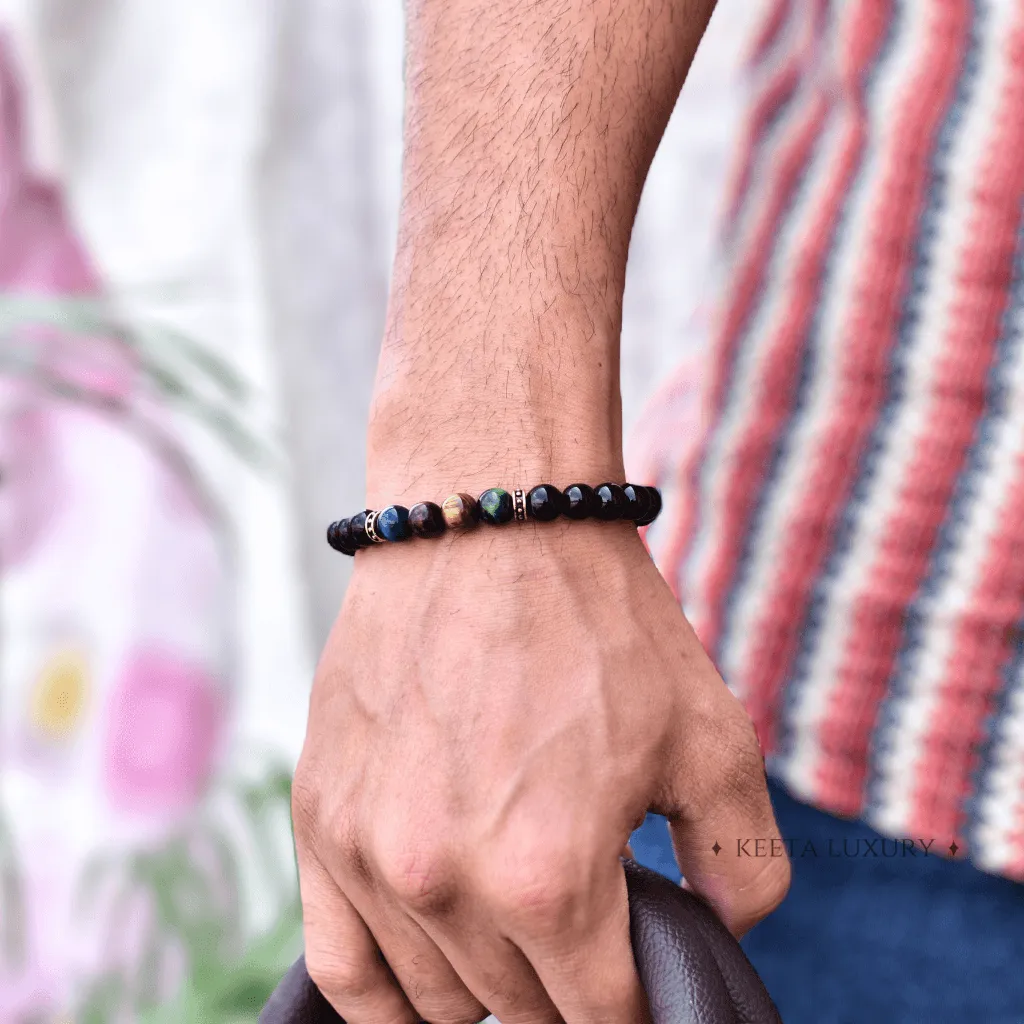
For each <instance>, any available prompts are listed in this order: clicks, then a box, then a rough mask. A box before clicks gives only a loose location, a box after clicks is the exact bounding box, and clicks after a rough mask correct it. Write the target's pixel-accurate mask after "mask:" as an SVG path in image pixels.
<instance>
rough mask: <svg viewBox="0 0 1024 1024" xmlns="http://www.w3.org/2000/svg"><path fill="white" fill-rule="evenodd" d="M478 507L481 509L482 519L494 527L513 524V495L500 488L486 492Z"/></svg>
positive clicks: (478, 501)
mask: <svg viewBox="0 0 1024 1024" xmlns="http://www.w3.org/2000/svg"><path fill="white" fill-rule="evenodd" d="M477 505H478V506H479V507H480V518H481V519H482V520H483V521H484V522H485V523H490V524H491V525H492V526H500V525H501V524H502V523H508V522H511V521H512V516H513V515H514V514H515V512H514V510H513V508H512V495H511V494H509V493H508V491H504V490H502V489H501V488H500V487H492V488H491V489H490V490H489V491H484V493H483V494H481V495H480V497H479V498H478V499H477Z"/></svg>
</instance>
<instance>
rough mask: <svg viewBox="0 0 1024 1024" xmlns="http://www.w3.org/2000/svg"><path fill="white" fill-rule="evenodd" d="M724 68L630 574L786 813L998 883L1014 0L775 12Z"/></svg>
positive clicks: (1015, 188)
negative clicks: (766, 771)
mask: <svg viewBox="0 0 1024 1024" xmlns="http://www.w3.org/2000/svg"><path fill="white" fill-rule="evenodd" d="M751 72H752V74H753V75H755V76H756V83H757V84H756V89H755V90H754V101H753V105H752V109H751V111H750V115H749V119H748V139H747V145H746V147H745V151H744V152H743V153H742V154H741V159H740V161H739V166H738V168H737V173H736V184H735V189H734V191H733V194H732V202H731V205H730V208H729V213H728V217H727V221H726V237H725V245H726V249H727V253H728V275H727V280H726V287H725V291H724V293H723V297H722V309H721V314H722V315H721V319H720V322H719V326H718V328H717V330H716V333H715V337H714V343H713V345H712V348H711V351H710V353H709V363H708V366H707V368H706V374H705V386H704V390H703V396H702V402H703V407H704V415H703V436H702V439H701V443H700V444H699V445H697V446H696V448H695V447H694V446H693V445H692V444H690V443H688V442H687V440H686V439H685V438H683V437H680V436H678V434H677V433H676V432H674V431H672V430H669V429H665V430H661V431H659V430H657V429H656V427H657V424H656V423H655V424H654V426H655V429H647V430H645V434H647V435H648V436H656V437H658V438H659V441H658V450H657V452H655V453H653V454H654V464H655V465H656V466H658V467H660V470H659V475H660V484H661V486H662V488H663V490H664V492H665V499H666V513H667V514H666V515H664V516H663V517H662V520H661V521H659V524H658V525H657V526H656V528H654V529H653V530H652V531H651V534H650V536H649V538H648V539H649V541H650V543H651V548H652V552H653V553H654V555H655V557H656V559H657V560H658V562H659V565H660V566H661V568H662V571H663V572H664V573H665V575H666V577H667V578H668V580H669V582H670V583H671V584H672V586H673V587H674V588H675V589H676V591H677V593H678V594H679V596H680V598H681V599H682V601H683V602H684V606H685V608H686V611H687V613H688V615H689V617H690V619H691V621H692V623H693V625H694V627H695V628H696V630H697V632H698V634H699V636H700V637H701V639H702V641H703V643H704V644H705V646H706V648H707V649H708V651H709V653H710V654H711V655H712V657H713V658H714V659H715V661H716V662H717V664H718V665H719V667H720V669H721V671H722V673H723V675H724V676H725V678H726V680H727V681H728V683H729V684H730V686H731V687H732V688H733V689H734V690H735V692H736V693H737V694H738V695H739V696H741V697H742V698H743V699H744V701H745V702H746V704H747V707H748V709H749V710H750V712H751V714H752V716H753V718H754V721H755V724H756V726H757V729H758V733H759V735H760V738H761V741H762V744H763V745H764V747H765V750H766V753H767V754H768V759H769V767H770V769H771V770H772V771H773V772H774V773H775V774H776V775H777V777H779V778H781V779H782V780H783V781H784V782H785V783H786V784H787V785H788V786H789V787H790V788H791V790H792V791H793V792H794V793H795V794H796V795H798V796H800V797H801V798H803V799H806V800H807V801H809V802H811V803H814V804H816V805H817V806H819V807H822V808H824V809H826V810H829V811H832V812H834V813H836V814H840V815H844V816H860V817H862V818H863V819H864V820H866V821H867V822H869V823H870V824H871V825H873V826H874V827H875V828H877V829H878V830H879V831H881V832H883V833H885V834H889V835H897V836H918V837H927V838H934V839H935V840H937V842H936V847H939V846H943V847H946V846H948V845H949V843H950V842H951V841H953V840H954V839H955V841H956V843H957V844H958V846H960V847H962V848H964V849H966V850H968V852H969V853H970V855H971V856H972V858H973V859H974V861H975V863H977V864H978V866H979V867H982V868H984V869H986V870H989V871H995V872H1000V873H1003V874H1006V875H1009V876H1011V877H1015V878H1020V879H1024V332H1022V328H1024V0H775V2H774V4H773V8H772V11H771V16H770V18H769V20H768V22H767V24H766V26H765V30H764V32H763V33H762V35H761V36H760V38H759V40H758V44H757V47H756V50H755V53H754V57H753V60H752V65H751ZM650 415H651V416H653V417H657V416H659V415H666V413H665V409H664V407H662V408H661V409H660V411H659V409H652V411H651V413H650ZM648 426H650V424H649V425H648Z"/></svg>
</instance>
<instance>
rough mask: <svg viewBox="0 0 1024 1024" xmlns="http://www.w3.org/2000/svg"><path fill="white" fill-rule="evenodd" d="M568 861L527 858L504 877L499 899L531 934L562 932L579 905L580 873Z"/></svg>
mask: <svg viewBox="0 0 1024 1024" xmlns="http://www.w3.org/2000/svg"><path fill="white" fill-rule="evenodd" d="M577 874H578V872H574V871H573V870H572V868H571V866H570V865H569V864H568V863H567V861H565V860H551V859H542V858H538V859H537V860H536V861H534V862H530V861H524V862H522V863H521V864H520V865H519V866H518V867H517V869H516V870H514V871H511V872H509V873H508V874H507V875H506V876H505V877H504V878H502V879H501V880H500V885H499V888H498V890H497V902H498V904H499V906H500V907H501V909H502V910H503V912H504V916H505V918H506V919H507V920H509V921H510V922H512V923H513V924H514V925H515V926H517V927H518V928H519V929H521V930H524V931H526V932H527V933H529V934H535V935H550V934H560V933H562V932H564V931H566V930H568V929H569V928H570V927H571V924H572V921H573V918H574V916H575V913H576V911H577V908H578V907H579V903H580V893H579V887H578V882H577V881H576V875H577Z"/></svg>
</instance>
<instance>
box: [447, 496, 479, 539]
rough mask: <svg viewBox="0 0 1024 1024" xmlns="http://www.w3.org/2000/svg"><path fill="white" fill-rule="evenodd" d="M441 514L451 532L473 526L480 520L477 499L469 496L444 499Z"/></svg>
mask: <svg viewBox="0 0 1024 1024" xmlns="http://www.w3.org/2000/svg"><path fill="white" fill-rule="evenodd" d="M441 514H442V515H443V516H444V521H445V522H446V523H447V524H448V528H449V529H450V530H458V529H463V528H465V527H467V526H473V525H474V524H475V523H476V522H477V521H478V520H479V518H480V509H479V507H478V506H477V503H476V498H473V497H471V496H470V495H468V494H453V495H451V496H450V497H448V498H445V499H444V502H443V503H442V505H441Z"/></svg>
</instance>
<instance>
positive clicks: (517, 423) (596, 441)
mask: <svg viewBox="0 0 1024 1024" xmlns="http://www.w3.org/2000/svg"><path fill="white" fill-rule="evenodd" d="M457 404H458V412H457V413H453V414H451V415H442V416H439V417H431V415H430V413H429V412H426V411H425V410H422V409H420V407H419V405H418V403H410V404H408V405H405V404H401V405H399V407H398V408H397V409H396V408H394V407H392V408H389V409H386V410H385V409H383V408H381V407H380V406H375V408H374V412H373V414H372V415H371V425H370V429H369V440H368V446H367V503H368V505H369V507H371V508H376V507H380V506H381V505H387V504H393V503H397V504H406V505H410V504H412V503H414V502H417V501H434V502H437V503H440V502H441V501H443V500H444V498H446V497H447V496H448V495H449V494H454V493H456V492H467V493H469V494H471V495H473V496H474V497H475V496H476V495H477V494H479V493H480V492H481V491H484V490H486V489H487V488H489V487H503V488H504V489H505V490H507V491H512V490H514V489H515V488H522V489H523V490H529V489H530V488H531V487H534V486H536V485H538V484H543V483H548V484H554V485H555V486H556V487H559V488H564V487H566V486H567V485H569V484H571V483H589V484H591V485H595V486H596V485H597V484H599V483H604V482H612V483H621V482H622V481H623V480H624V479H625V469H624V466H623V458H622V443H621V431H620V430H619V429H618V425H617V424H615V425H614V426H613V425H612V422H611V421H610V418H609V419H608V420H607V421H606V422H603V423H602V422H599V419H600V417H595V416H588V417H586V420H587V421H586V422H581V421H580V420H576V421H572V420H567V419H565V418H564V417H563V416H562V415H560V414H550V413H548V414H545V413H542V412H537V411H534V410H523V409H522V408H519V409H516V408H512V407H507V406H505V405H504V404H503V403H495V402H488V401H486V400H485V401H483V402H469V401H468V400H460V402H458V403H457ZM474 417H476V418H477V420H478V421H475V419H474ZM581 419H582V418H581Z"/></svg>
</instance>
